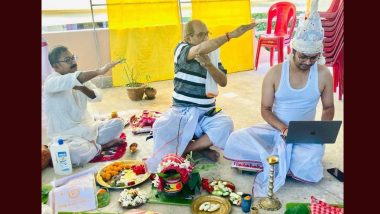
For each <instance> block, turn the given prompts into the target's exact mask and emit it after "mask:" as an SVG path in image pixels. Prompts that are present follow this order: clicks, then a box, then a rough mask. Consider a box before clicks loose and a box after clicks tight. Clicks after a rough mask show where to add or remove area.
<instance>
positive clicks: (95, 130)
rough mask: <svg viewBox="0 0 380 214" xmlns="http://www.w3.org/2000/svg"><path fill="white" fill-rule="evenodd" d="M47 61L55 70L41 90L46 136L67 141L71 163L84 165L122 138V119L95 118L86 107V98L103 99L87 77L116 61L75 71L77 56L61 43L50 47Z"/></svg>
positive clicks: (114, 63)
mask: <svg viewBox="0 0 380 214" xmlns="http://www.w3.org/2000/svg"><path fill="white" fill-rule="evenodd" d="M49 61H50V64H51V65H52V67H53V69H54V71H55V72H53V73H52V74H50V75H49V76H48V77H47V78H46V80H45V83H44V91H43V93H44V97H45V111H46V117H47V134H48V138H49V140H50V142H53V143H55V142H56V140H57V138H61V139H63V140H64V142H65V143H68V145H69V149H70V156H71V161H72V164H73V165H74V166H78V165H83V164H85V163H88V162H89V161H90V160H92V159H93V158H94V157H95V156H96V155H97V154H99V153H100V151H101V149H104V148H109V147H111V146H114V145H116V144H118V143H121V142H122V140H120V139H119V136H120V134H121V132H122V130H123V128H124V122H123V121H122V120H121V119H112V120H109V121H105V122H95V121H94V119H93V117H91V116H90V114H89V112H88V111H87V101H90V102H99V101H101V99H102V93H101V90H100V89H98V88H97V87H96V86H95V85H94V84H92V83H91V82H90V81H89V80H91V79H93V78H94V77H96V76H99V75H103V74H105V73H107V71H108V70H109V69H111V68H112V67H114V66H115V65H117V64H118V63H119V62H111V63H107V64H106V65H104V66H103V67H101V68H100V69H97V70H92V71H87V72H82V71H78V70H77V67H78V66H77V62H76V57H75V56H74V55H73V54H72V53H71V52H70V51H69V50H68V49H67V48H66V47H64V46H58V47H55V48H54V49H53V50H51V51H50V53H49Z"/></svg>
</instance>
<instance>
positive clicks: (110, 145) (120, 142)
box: [102, 139, 124, 150]
mask: <svg viewBox="0 0 380 214" xmlns="http://www.w3.org/2000/svg"><path fill="white" fill-rule="evenodd" d="M123 142H124V140H121V139H113V140H111V141H109V142H108V143H106V144H103V145H102V150H104V149H108V148H111V147H113V146H117V145H119V144H122V143H123Z"/></svg>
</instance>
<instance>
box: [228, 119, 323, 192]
mask: <svg viewBox="0 0 380 214" xmlns="http://www.w3.org/2000/svg"><path fill="white" fill-rule="evenodd" d="M323 154H324V145H321V144H286V143H285V141H284V140H283V139H282V137H281V133H280V132H279V131H278V130H276V129H274V128H273V127H272V126H270V125H269V124H259V125H255V126H252V127H250V128H245V129H241V130H238V131H235V132H233V133H232V134H231V135H230V137H229V139H228V141H227V143H226V147H225V150H224V157H225V158H227V159H229V160H233V161H235V162H241V163H247V162H253V163H255V164H257V163H260V164H262V170H260V172H259V173H258V174H257V176H256V178H255V180H254V185H253V190H252V193H253V194H254V196H255V197H264V196H266V195H267V191H268V180H269V170H270V165H269V164H268V162H267V160H266V159H267V157H268V156H270V155H277V156H278V157H279V163H278V164H277V165H276V166H275V179H274V189H273V190H274V192H276V191H277V190H278V189H279V188H280V187H281V186H282V185H284V183H285V179H286V175H287V174H288V172H289V174H290V175H291V176H293V177H294V178H295V179H297V180H300V181H304V182H318V181H320V180H321V179H322V178H323V166H322V158H323Z"/></svg>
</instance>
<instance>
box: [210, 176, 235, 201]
mask: <svg viewBox="0 0 380 214" xmlns="http://www.w3.org/2000/svg"><path fill="white" fill-rule="evenodd" d="M207 191H208V192H209V193H211V194H212V195H216V196H223V197H226V196H229V195H230V193H232V192H233V191H235V185H234V184H233V183H232V182H230V181H225V180H213V181H212V182H211V183H209V188H208V189H207Z"/></svg>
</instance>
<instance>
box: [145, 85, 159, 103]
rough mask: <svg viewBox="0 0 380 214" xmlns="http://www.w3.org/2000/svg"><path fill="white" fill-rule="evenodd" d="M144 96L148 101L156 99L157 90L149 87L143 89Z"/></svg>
mask: <svg viewBox="0 0 380 214" xmlns="http://www.w3.org/2000/svg"><path fill="white" fill-rule="evenodd" d="M145 94H146V98H147V99H148V100H153V99H154V98H156V94H157V90H156V89H155V88H151V87H149V88H145Z"/></svg>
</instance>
